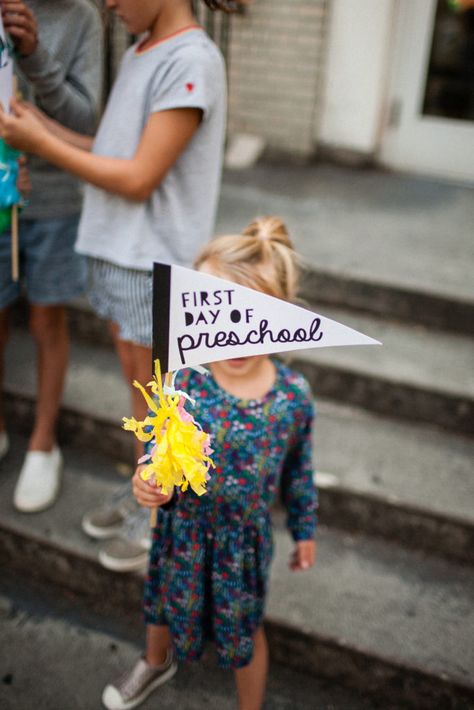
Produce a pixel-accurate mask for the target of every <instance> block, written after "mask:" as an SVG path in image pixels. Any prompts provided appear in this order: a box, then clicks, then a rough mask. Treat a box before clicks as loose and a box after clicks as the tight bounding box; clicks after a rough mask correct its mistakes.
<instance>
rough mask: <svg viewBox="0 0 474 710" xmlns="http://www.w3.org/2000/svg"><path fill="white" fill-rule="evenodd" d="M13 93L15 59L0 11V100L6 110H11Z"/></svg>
mask: <svg viewBox="0 0 474 710" xmlns="http://www.w3.org/2000/svg"><path fill="white" fill-rule="evenodd" d="M12 94H13V60H12V58H11V56H10V52H9V50H8V44H7V37H6V34H5V29H4V27H3V20H2V15H1V13H0V102H1V104H2V106H3V109H4V111H9V110H10V100H11V97H12Z"/></svg>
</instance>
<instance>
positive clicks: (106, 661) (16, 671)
mask: <svg viewBox="0 0 474 710" xmlns="http://www.w3.org/2000/svg"><path fill="white" fill-rule="evenodd" d="M21 585H22V580H21V579H15V578H13V579H9V580H5V578H3V579H2V581H1V582H0V629H1V635H2V644H1V649H0V663H1V666H2V674H3V677H4V679H5V677H8V676H10V677H11V683H7V682H6V681H5V680H4V682H3V683H2V684H1V685H0V705H1V706H2V708H3V710H14V709H16V710H18V708H31V707H34V708H36V710H51V709H52V708H74V710H90V709H91V708H98V707H100V706H101V705H100V698H101V695H102V691H103V689H104V687H105V685H106V684H107V683H109V682H111V681H114V680H116V679H117V678H118V677H119V676H120V675H121V674H122V673H123V672H124V670H127V669H129V668H132V667H133V665H134V664H135V662H136V660H137V658H138V656H139V654H140V653H141V652H142V650H143V649H142V646H141V639H142V638H143V635H144V634H143V628H142V625H141V623H140V620H139V619H135V620H134V621H135V627H136V629H135V631H133V632H131V630H130V631H129V629H128V628H124V623H123V620H122V619H120V617H119V616H118V615H117V617H116V618H115V619H104V615H103V614H100V615H99V614H94V613H93V612H92V611H91V610H90V609H89V608H86V602H85V600H84V599H81V598H77V597H76V598H75V599H74V598H73V599H67V598H65V597H64V596H63V595H62V594H61V592H60V591H59V592H58V590H48V589H45V588H44V586H43V587H42V586H39V585H32V584H31V581H29V584H28V590H27V592H28V593H27V594H25V589H24V587H22V586H21ZM23 585H24V582H23ZM33 595H34V596H33ZM2 612H3V613H2ZM137 637H138V638H139V639H140V640H139V641H137ZM51 669H54V682H51ZM84 679H87V682H84ZM315 703H316V704H317V706H318V707H319V708H321V709H323V708H325V709H327V710H347V708H349V707H350V708H351V709H352V710H363V709H364V710H367V708H372V707H373V706H372V703H371V702H370V700H368V699H367V698H363V697H362V696H361V695H360V694H359V693H357V691H354V690H348V689H345V688H340V687H338V686H337V685H336V684H330V683H328V682H327V681H325V680H322V679H315V678H312V677H310V676H309V675H305V674H303V673H298V672H295V671H293V670H291V669H288V668H286V667H284V666H282V665H279V664H275V663H272V665H271V667H270V676H269V683H268V689H267V697H266V704H265V707H266V708H267V709H268V710H270V709H271V710H292V708H294V707H295V704H296V706H297V707H298V708H300V709H301V710H313V709H314V707H315ZM157 706H159V707H160V708H162V709H163V710H166V708H182V709H183V710H202V708H203V707H206V708H208V709H209V710H222V708H224V707H225V708H237V702H236V692H235V688H234V683H233V678H232V674H231V673H229V672H228V671H224V670H222V669H219V668H216V664H215V662H214V658H213V657H212V656H211V655H210V654H207V656H206V657H205V658H204V659H203V660H202V661H201V662H200V663H193V664H186V665H185V664H181V665H180V666H179V668H178V672H177V674H176V676H175V677H174V678H173V679H172V680H170V681H169V682H167V683H165V684H164V685H163V686H162V687H161V688H160V689H159V690H158V691H157V692H156V693H153V694H152V695H151V696H150V697H149V698H148V699H147V700H146V701H145V702H144V703H143V704H142V705H140V707H141V708H143V710H152V709H155V708H156V707H157Z"/></svg>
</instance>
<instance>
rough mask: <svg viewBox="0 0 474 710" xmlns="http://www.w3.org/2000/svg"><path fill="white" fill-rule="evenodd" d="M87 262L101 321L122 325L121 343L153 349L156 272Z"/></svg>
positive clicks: (90, 290)
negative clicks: (153, 279)
mask: <svg viewBox="0 0 474 710" xmlns="http://www.w3.org/2000/svg"><path fill="white" fill-rule="evenodd" d="M87 261H88V270H89V288H88V296H89V300H90V302H91V305H92V307H93V309H94V310H95V311H96V313H97V314H98V315H99V316H100V317H101V318H106V319H107V320H110V321H112V322H113V323H116V324H117V325H118V328H119V337H120V339H121V340H126V341H129V342H132V343H135V344H136V345H144V346H145V347H148V348H151V344H152V302H153V281H152V272H151V271H140V270H138V269H127V268H124V267H122V266H117V265H116V264H111V263H110V261H101V260H100V259H92V258H89V259H88V260H87Z"/></svg>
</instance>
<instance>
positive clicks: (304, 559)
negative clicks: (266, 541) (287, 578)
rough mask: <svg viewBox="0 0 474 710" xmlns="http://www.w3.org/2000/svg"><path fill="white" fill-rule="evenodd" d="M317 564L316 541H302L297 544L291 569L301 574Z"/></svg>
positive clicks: (291, 561)
mask: <svg viewBox="0 0 474 710" xmlns="http://www.w3.org/2000/svg"><path fill="white" fill-rule="evenodd" d="M315 562H316V541H315V540H300V541H299V542H297V543H296V545H295V549H294V550H293V554H292V556H291V558H290V569H291V570H293V572H300V571H302V570H305V569H309V568H310V567H312V566H313V565H314V563H315Z"/></svg>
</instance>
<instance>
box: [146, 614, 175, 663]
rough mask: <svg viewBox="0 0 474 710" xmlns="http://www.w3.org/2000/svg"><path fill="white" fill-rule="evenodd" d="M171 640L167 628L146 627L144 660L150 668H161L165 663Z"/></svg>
mask: <svg viewBox="0 0 474 710" xmlns="http://www.w3.org/2000/svg"><path fill="white" fill-rule="evenodd" d="M172 643H173V639H172V637H171V634H170V630H169V628H168V627H167V626H153V625H151V624H148V626H147V627H146V654H145V658H146V660H147V662H148V663H149V664H150V665H151V666H161V665H162V664H163V663H164V662H165V661H166V654H167V651H168V650H169V649H170V648H171V646H172Z"/></svg>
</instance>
